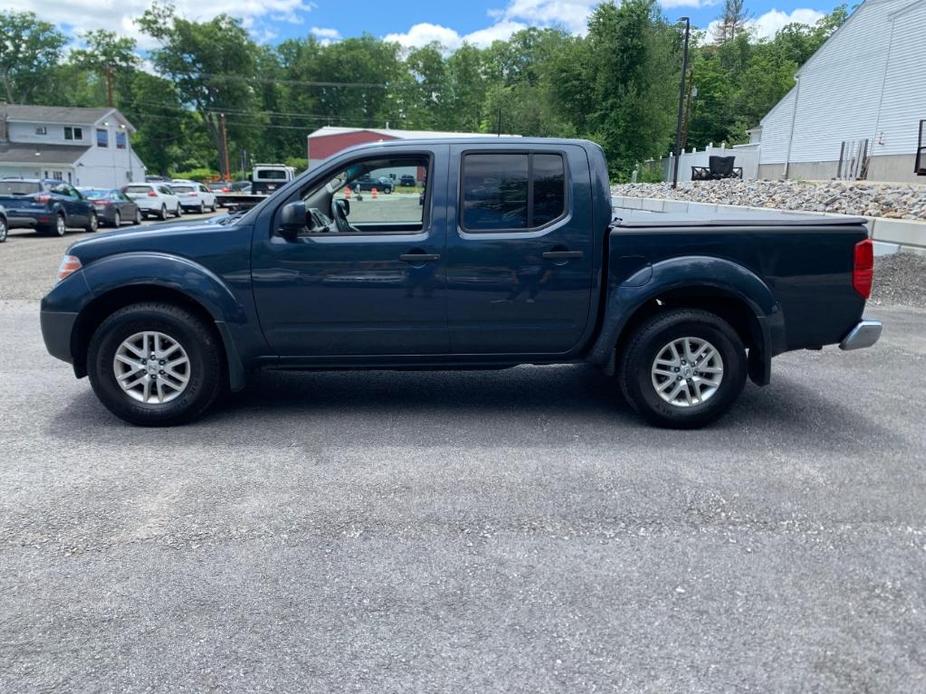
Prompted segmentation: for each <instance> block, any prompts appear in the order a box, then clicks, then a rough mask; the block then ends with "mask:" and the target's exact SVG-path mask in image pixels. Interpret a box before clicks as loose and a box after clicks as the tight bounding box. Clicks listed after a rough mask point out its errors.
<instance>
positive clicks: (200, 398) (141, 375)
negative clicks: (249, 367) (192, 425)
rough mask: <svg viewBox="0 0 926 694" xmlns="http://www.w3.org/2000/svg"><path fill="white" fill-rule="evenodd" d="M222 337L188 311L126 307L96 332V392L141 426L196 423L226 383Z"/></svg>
mask: <svg viewBox="0 0 926 694" xmlns="http://www.w3.org/2000/svg"><path fill="white" fill-rule="evenodd" d="M222 364H223V360H222V353H221V346H220V344H219V341H218V338H217V337H216V336H215V334H214V333H213V332H212V331H211V330H210V329H209V327H208V326H207V325H206V324H205V323H204V322H203V321H201V320H200V319H199V318H197V317H196V316H195V315H193V314H192V313H190V312H189V311H187V310H186V309H183V308H180V307H179V306H174V305H172V304H163V303H141V304H132V305H130V306H126V307H125V308H122V309H120V310H118V311H116V312H115V313H113V314H112V315H111V316H109V317H108V318H107V319H106V320H104V321H103V323H102V324H101V325H100V327H99V328H97V330H96V332H94V334H93V337H92V338H91V340H90V346H89V349H88V353H87V372H88V374H89V376H90V384H91V385H92V387H93V391H94V393H96V395H97V397H98V398H99V399H100V401H101V402H102V403H103V405H104V406H105V407H106V408H107V409H108V410H109V411H110V412H112V413H113V414H114V415H116V416H117V417H119V418H121V419H123V420H125V421H127V422H130V423H132V424H138V425H141V426H170V425H173V424H182V423H185V422H190V421H193V420H194V419H196V418H198V417H200V416H202V415H203V414H204V413H205V412H206V410H208V409H209V407H210V406H211V405H212V404H213V402H214V401H215V399H216V398H217V397H218V395H219V393H220V392H221V390H222V385H223V383H224V374H223V367H222Z"/></svg>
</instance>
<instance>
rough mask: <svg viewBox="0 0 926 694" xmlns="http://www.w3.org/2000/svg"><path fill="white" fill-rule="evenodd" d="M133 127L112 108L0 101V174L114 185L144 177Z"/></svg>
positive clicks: (85, 183)
mask: <svg viewBox="0 0 926 694" xmlns="http://www.w3.org/2000/svg"><path fill="white" fill-rule="evenodd" d="M134 132H135V128H134V127H133V126H132V124H131V123H130V122H129V121H128V120H127V119H126V118H125V116H123V115H122V114H121V113H119V111H117V110H116V109H114V108H76V107H66V106H21V105H17V104H3V103H0V178H3V177H8V176H14V177H22V178H55V179H59V180H62V181H67V182H68V183H71V184H73V185H75V186H98V187H103V188H116V187H120V186H123V185H125V184H126V183H130V182H131V181H136V180H142V181H143V180H144V178H145V166H144V164H143V163H142V161H141V159H139V158H138V155H136V154H135V152H133V151H132V134H133V133H134Z"/></svg>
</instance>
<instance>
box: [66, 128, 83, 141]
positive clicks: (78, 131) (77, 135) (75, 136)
mask: <svg viewBox="0 0 926 694" xmlns="http://www.w3.org/2000/svg"><path fill="white" fill-rule="evenodd" d="M64 139H65V140H83V139H84V129H83V128H75V127H72V126H70V125H66V126H64Z"/></svg>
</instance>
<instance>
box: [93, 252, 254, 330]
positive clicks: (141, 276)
mask: <svg viewBox="0 0 926 694" xmlns="http://www.w3.org/2000/svg"><path fill="white" fill-rule="evenodd" d="M82 274H83V275H84V279H85V281H86V282H87V286H88V287H89V288H90V292H91V293H92V294H93V298H97V297H99V296H102V295H103V294H107V293H108V292H110V291H113V290H116V289H125V288H126V287H131V286H137V285H147V286H152V285H153V286H158V287H165V288H168V289H173V290H176V291H178V292H181V293H182V294H185V295H186V296H188V297H190V298H191V299H193V300H195V301H196V302H198V303H199V304H201V305H202V306H203V308H205V309H206V310H207V311H208V312H209V314H210V315H211V316H212V318H213V319H214V320H217V321H224V322H226V323H236V324H241V323H244V322H246V320H247V317H246V315H245V311H244V309H243V307H242V306H241V305H240V304H239V302H238V300H237V299H236V297H235V295H234V293H232V291H231V289H230V288H229V287H228V285H226V284H225V282H223V281H222V279H221V278H220V277H219V276H218V275H216V274H215V273H214V272H212V270H210V269H209V268H206V267H203V266H202V265H200V264H199V263H196V262H194V261H192V260H190V259H188V258H182V257H180V256H175V255H170V254H167V253H155V252H150V251H147V252H138V253H119V254H117V255H112V256H108V257H105V258H101V259H99V260H96V261H94V262H92V263H90V264H89V265H88V266H87V267H85V268H84V269H83V271H82Z"/></svg>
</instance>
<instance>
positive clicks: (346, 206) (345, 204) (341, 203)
mask: <svg viewBox="0 0 926 694" xmlns="http://www.w3.org/2000/svg"><path fill="white" fill-rule="evenodd" d="M336 204H337V205H338V207H340V208H341V210H342V211H343V212H344V216H345V217H346V216H347V215H349V214H350V200H349V199H348V198H339V199H338V201H337V203H336Z"/></svg>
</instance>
